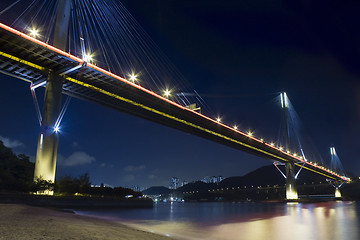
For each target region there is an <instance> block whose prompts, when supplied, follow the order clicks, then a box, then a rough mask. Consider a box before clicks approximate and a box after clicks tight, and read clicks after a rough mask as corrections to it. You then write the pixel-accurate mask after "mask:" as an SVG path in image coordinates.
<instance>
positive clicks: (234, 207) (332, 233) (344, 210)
mask: <svg viewBox="0 0 360 240" xmlns="http://www.w3.org/2000/svg"><path fill="white" fill-rule="evenodd" d="M81 214H92V215H98V216H106V217H112V218H115V219H117V220H119V221H120V222H122V223H125V224H127V225H129V226H132V227H135V228H138V229H142V230H145V231H150V232H155V233H159V234H162V235H168V236H169V235H170V236H172V237H175V238H178V239H211V240H215V239H216V240H220V239H221V240H235V239H236V240H239V239H245V240H246V239H251V240H258V239H259V240H264V239H266V240H272V239H276V240H282V239H284V240H285V239H286V240H288V239H293V240H297V239H301V240H311V239H314V240H318V239H324V240H325V239H326V240H348V239H349V240H358V239H360V238H359V237H360V230H359V228H360V225H359V216H360V204H359V203H356V202H324V203H311V204H310V203H298V204H294V203H288V204H285V203H284V204H283V203H281V204H280V203H276V204H275V203H159V204H157V205H155V207H154V208H153V209H134V210H126V211H102V212H81Z"/></svg>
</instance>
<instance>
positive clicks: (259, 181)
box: [142, 165, 326, 195]
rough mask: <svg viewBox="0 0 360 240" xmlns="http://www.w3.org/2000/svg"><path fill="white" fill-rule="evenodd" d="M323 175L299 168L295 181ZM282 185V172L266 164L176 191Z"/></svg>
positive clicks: (163, 189)
mask: <svg viewBox="0 0 360 240" xmlns="http://www.w3.org/2000/svg"><path fill="white" fill-rule="evenodd" d="M279 168H280V169H281V170H282V171H283V172H284V173H285V166H279ZM298 170H299V168H298V167H296V168H295V173H296V172H297V171H298ZM325 181H326V179H325V177H323V176H321V175H318V174H315V173H313V172H310V171H308V170H305V169H303V170H301V172H300V174H299V176H298V178H297V180H296V182H297V184H299V185H302V184H304V183H306V184H312V183H320V182H322V183H325ZM267 185H269V186H274V185H278V186H284V185H285V178H284V177H283V176H282V174H281V173H280V172H279V171H278V170H277V169H276V167H274V166H273V165H268V166H264V167H260V168H258V169H256V170H254V171H252V172H249V173H248V174H246V175H244V176H234V177H228V178H225V179H224V180H223V181H221V182H220V183H219V184H215V183H204V182H201V181H197V182H193V183H189V184H186V185H185V186H183V187H179V188H178V189H177V190H176V191H177V192H206V191H208V190H212V189H217V188H233V187H244V186H246V187H252V186H254V187H258V186H263V187H265V186H267ZM173 191H174V190H172V189H168V188H166V187H151V188H149V189H146V190H144V191H142V193H143V194H146V195H156V194H163V195H165V194H170V193H173Z"/></svg>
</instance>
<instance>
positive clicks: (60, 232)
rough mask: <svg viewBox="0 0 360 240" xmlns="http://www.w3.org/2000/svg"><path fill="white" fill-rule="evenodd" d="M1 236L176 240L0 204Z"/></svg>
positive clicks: (64, 213)
mask: <svg viewBox="0 0 360 240" xmlns="http://www.w3.org/2000/svg"><path fill="white" fill-rule="evenodd" d="M0 232H1V235H0V240H2V239H4V240H5V239H6V240H9V239H18V240H22V239H24V240H31V239H47V240H53V239H54V240H55V239H71V240H80V239H86V240H88V239H90V240H92V239H94V240H97V239H101V240H103V239H122V240H132V239H147V240H172V239H173V238H170V237H167V236H162V235H158V234H154V233H151V232H146V231H143V230H139V229H135V228H131V227H129V226H127V225H124V224H121V223H119V222H117V221H111V220H110V219H103V218H96V217H90V216H83V215H79V214H74V213H71V212H70V211H66V210H65V211H62V210H60V211H59V210H54V209H49V208H44V207H34V206H28V205H22V204H0Z"/></svg>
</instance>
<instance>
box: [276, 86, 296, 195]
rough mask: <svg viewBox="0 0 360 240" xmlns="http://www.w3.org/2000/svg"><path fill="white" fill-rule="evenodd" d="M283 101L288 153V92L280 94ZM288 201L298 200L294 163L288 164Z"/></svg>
mask: <svg viewBox="0 0 360 240" xmlns="http://www.w3.org/2000/svg"><path fill="white" fill-rule="evenodd" d="M280 100H281V109H282V118H283V121H284V125H285V149H286V151H289V150H290V141H289V129H288V123H287V117H286V111H287V108H288V98H287V95H286V92H282V93H281V94H280ZM285 168H286V199H287V200H296V199H298V193H297V189H296V183H295V171H294V170H295V169H294V162H290V161H288V162H286V163H285Z"/></svg>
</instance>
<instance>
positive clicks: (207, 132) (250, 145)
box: [0, 25, 341, 180]
mask: <svg viewBox="0 0 360 240" xmlns="http://www.w3.org/2000/svg"><path fill="white" fill-rule="evenodd" d="M19 34H20V33H17V32H15V31H12V30H9V29H7V28H6V26H5V27H4V25H0V72H2V73H4V74H7V75H10V76H13V77H16V78H20V79H22V80H25V81H29V82H32V83H33V84H34V85H37V84H42V83H44V82H45V81H46V79H47V77H48V74H49V72H53V73H56V74H59V75H61V76H62V77H63V79H64V80H63V93H64V94H67V95H70V96H72V97H76V98H79V99H83V100H87V101H91V102H94V103H97V104H100V105H103V106H107V107H110V108H113V109H115V110H119V111H122V112H125V113H128V114H131V115H135V116H138V117H141V118H144V119H147V120H150V121H153V122H157V123H160V124H162V125H166V126H169V127H172V128H176V129H179V130H181V131H184V132H188V133H191V134H194V135H197V136H200V137H203V138H206V139H209V140H211V141H215V142H218V143H221V144H224V145H227V146H229V147H232V148H235V149H239V150H241V151H245V152H248V153H250V154H254V155H257V156H259V157H262V158H266V159H269V160H271V161H278V162H282V163H285V162H288V161H290V162H293V163H295V165H298V166H300V165H302V162H300V161H299V160H298V159H297V158H295V157H294V156H292V155H290V154H286V153H285V152H283V151H279V150H278V149H276V148H274V147H272V146H270V145H269V144H267V143H264V142H262V141H260V140H258V139H255V138H252V137H249V136H247V135H246V134H243V133H241V132H239V131H235V130H234V129H232V128H230V127H228V126H226V125H222V124H219V123H217V122H216V121H214V120H212V119H210V118H208V117H205V116H203V115H201V114H199V113H197V112H194V111H192V110H189V109H187V108H185V107H182V106H180V105H178V104H175V103H172V102H171V101H168V100H166V99H164V98H162V97H160V96H158V95H156V94H154V93H152V92H150V91H149V90H146V89H143V88H141V87H139V86H136V85H135V84H133V83H130V82H128V81H126V80H124V79H120V78H119V77H117V76H114V75H112V74H111V73H108V72H106V71H104V70H101V69H99V68H97V67H96V66H94V65H92V64H87V65H86V64H84V63H83V62H82V60H80V59H77V58H75V57H73V56H71V55H69V54H66V53H64V52H61V51H59V50H56V49H55V50H54V49H52V48H51V47H50V46H48V45H46V44H44V43H40V44H39V42H36V40H33V39H30V38H29V37H28V36H20V35H19ZM27 38H28V39H27ZM34 41H35V42H34ZM304 168H305V169H308V170H311V171H313V172H316V173H318V174H321V175H323V176H325V177H327V178H331V179H334V180H341V178H340V177H339V176H337V175H332V174H330V173H329V172H327V171H325V170H322V169H320V168H317V167H316V166H314V165H312V164H307V163H306V164H305V166H304Z"/></svg>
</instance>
